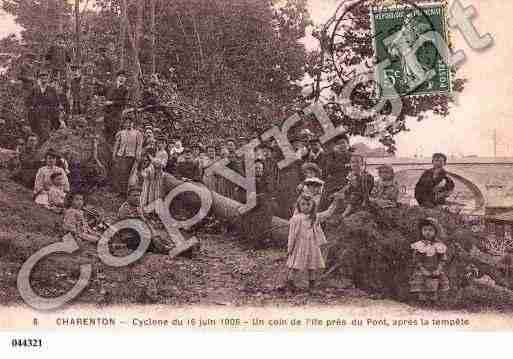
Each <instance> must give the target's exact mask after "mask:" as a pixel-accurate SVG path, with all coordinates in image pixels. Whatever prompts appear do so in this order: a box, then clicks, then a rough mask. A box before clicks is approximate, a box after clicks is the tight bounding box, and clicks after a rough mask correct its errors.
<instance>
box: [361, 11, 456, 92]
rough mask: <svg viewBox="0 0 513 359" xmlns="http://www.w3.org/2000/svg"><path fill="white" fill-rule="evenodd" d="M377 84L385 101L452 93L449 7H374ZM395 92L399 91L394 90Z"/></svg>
mask: <svg viewBox="0 0 513 359" xmlns="http://www.w3.org/2000/svg"><path fill="white" fill-rule="evenodd" d="M370 17H371V27H372V31H373V42H374V43H373V46H374V53H375V56H376V58H377V62H378V63H379V62H381V61H384V60H386V59H388V60H389V61H390V65H389V66H385V67H376V74H375V75H376V82H377V83H378V84H380V88H381V95H382V97H385V98H391V97H397V96H401V97H402V96H419V95H432V94H448V93H450V92H451V71H450V67H449V66H448V61H447V57H448V54H447V48H448V46H447V43H448V32H447V26H446V25H447V24H446V8H445V6H444V5H443V4H442V3H429V4H413V3H412V4H410V3H407V4H401V5H395V6H384V7H375V6H374V7H372V8H371V11H370ZM394 89H395V91H393V90H394Z"/></svg>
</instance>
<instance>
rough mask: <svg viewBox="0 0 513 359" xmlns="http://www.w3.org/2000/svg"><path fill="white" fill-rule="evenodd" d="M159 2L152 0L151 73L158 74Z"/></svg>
mask: <svg viewBox="0 0 513 359" xmlns="http://www.w3.org/2000/svg"><path fill="white" fill-rule="evenodd" d="M156 1H157V0H150V12H151V13H150V32H151V73H152V74H154V73H156V72H157V61H156V54H155V44H156V35H157V34H156V33H155V7H156Z"/></svg>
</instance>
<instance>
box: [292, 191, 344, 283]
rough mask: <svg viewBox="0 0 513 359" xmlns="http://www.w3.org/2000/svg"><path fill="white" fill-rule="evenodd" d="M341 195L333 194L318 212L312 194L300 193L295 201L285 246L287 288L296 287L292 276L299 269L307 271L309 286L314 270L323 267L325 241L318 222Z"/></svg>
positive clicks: (326, 215)
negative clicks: (329, 200) (328, 204)
mask: <svg viewBox="0 0 513 359" xmlns="http://www.w3.org/2000/svg"><path fill="white" fill-rule="evenodd" d="M341 197H342V195H341V194H339V193H336V194H335V195H334V196H333V198H334V200H333V202H332V203H331V205H330V206H329V208H328V209H327V210H326V211H323V212H319V213H318V212H317V206H316V204H315V200H314V198H313V197H312V196H308V195H306V194H302V195H301V196H300V197H299V198H298V201H297V203H296V209H297V210H296V211H295V214H294V215H293V216H292V218H291V219H290V222H289V239H288V247H287V255H288V259H287V267H288V268H289V272H288V275H287V283H286V288H288V289H295V284H294V275H295V273H296V272H298V271H304V270H307V271H308V285H309V288H310V289H311V288H313V286H314V284H315V280H314V273H315V272H316V271H318V270H321V269H324V268H325V263H324V258H323V257H322V253H321V246H322V245H325V244H326V243H327V241H326V237H325V236H324V232H323V230H322V227H321V223H322V222H323V221H325V220H326V219H328V218H329V217H330V216H331V215H332V214H333V213H334V212H335V209H336V208H337V204H338V201H339V200H340V199H341Z"/></svg>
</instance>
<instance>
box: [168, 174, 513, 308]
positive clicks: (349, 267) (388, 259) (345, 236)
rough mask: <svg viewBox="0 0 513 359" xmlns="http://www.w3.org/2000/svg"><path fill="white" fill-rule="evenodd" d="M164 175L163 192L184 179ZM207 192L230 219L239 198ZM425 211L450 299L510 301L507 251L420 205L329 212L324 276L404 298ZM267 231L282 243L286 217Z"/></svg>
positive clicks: (456, 219)
mask: <svg viewBox="0 0 513 359" xmlns="http://www.w3.org/2000/svg"><path fill="white" fill-rule="evenodd" d="M164 181H165V186H164V187H165V190H166V192H169V191H170V190H172V189H173V188H176V187H177V186H179V185H181V184H183V183H184V182H183V181H180V180H178V179H176V178H175V177H173V176H171V175H166V176H165V179H164ZM195 185H196V184H195ZM197 186H203V185H201V184H197ZM211 194H212V212H213V214H214V215H215V216H217V217H218V218H221V219H223V220H226V221H228V222H232V223H236V222H237V219H238V218H239V216H240V215H239V212H238V208H239V207H240V206H241V205H242V204H241V203H238V202H236V201H234V200H231V199H229V198H226V197H223V196H221V195H219V194H217V193H215V192H212V191H211ZM426 217H434V218H436V219H437V220H438V221H439V222H440V224H441V225H442V226H443V228H444V229H445V232H446V235H445V238H444V242H445V243H446V244H447V247H448V262H447V265H446V269H445V270H446V273H447V275H448V277H449V280H450V284H451V291H450V293H449V296H448V297H449V298H450V302H451V303H452V304H453V305H458V304H462V303H466V300H468V299H469V297H474V296H477V297H483V292H487V293H488V296H491V297H494V294H493V293H495V294H496V296H495V298H496V300H497V302H498V303H501V304H508V305H511V304H513V291H512V290H511V289H513V276H511V273H512V272H513V271H512V269H513V266H512V261H511V257H510V255H508V254H506V255H504V256H502V257H498V256H492V255H489V254H487V253H485V252H483V251H482V250H480V249H479V247H480V242H481V241H482V240H483V236H482V235H481V234H476V233H473V232H472V231H471V230H470V229H467V228H466V227H465V225H463V224H462V218H461V216H459V215H456V214H452V213H449V212H445V211H438V210H431V209H423V208H420V207H408V206H401V207H397V208H391V209H384V210H380V211H376V212H375V213H372V214H371V213H369V212H364V211H362V212H358V213H356V214H354V215H352V216H350V217H349V218H346V219H342V218H340V217H336V218H333V221H331V222H329V223H328V225H327V226H326V229H325V231H326V235H327V238H328V242H329V244H328V251H327V253H328V258H327V265H328V268H327V270H326V272H325V275H324V277H325V278H327V277H331V276H333V277H337V276H338V277H344V278H350V279H352V280H353V282H354V284H355V286H356V287H358V288H360V289H363V290H366V291H369V292H373V293H379V294H382V295H384V296H387V297H392V298H396V299H398V300H401V301H404V300H407V299H409V286H408V277H409V273H411V267H412V262H411V257H412V256H411V249H410V245H411V244H412V243H414V242H415V241H417V240H418V238H419V234H418V233H417V223H418V221H419V220H420V219H421V218H426ZM268 234H270V237H271V238H272V239H273V240H274V242H275V243H277V244H278V245H280V246H283V247H285V246H286V243H287V238H288V222H287V221H286V220H284V219H282V218H280V217H273V220H272V224H271V228H269V231H268ZM478 278H479V279H478ZM483 278H489V279H487V280H483ZM462 297H464V298H465V301H462Z"/></svg>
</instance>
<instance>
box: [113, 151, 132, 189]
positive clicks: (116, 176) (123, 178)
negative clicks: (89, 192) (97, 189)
mask: <svg viewBox="0 0 513 359" xmlns="http://www.w3.org/2000/svg"><path fill="white" fill-rule="evenodd" d="M113 162H114V163H113V168H112V187H113V189H114V191H115V192H117V193H120V194H126V192H127V190H128V178H129V177H130V172H131V171H132V167H133V165H134V162H135V158H134V157H119V156H116V158H115V159H114V161H113Z"/></svg>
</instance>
